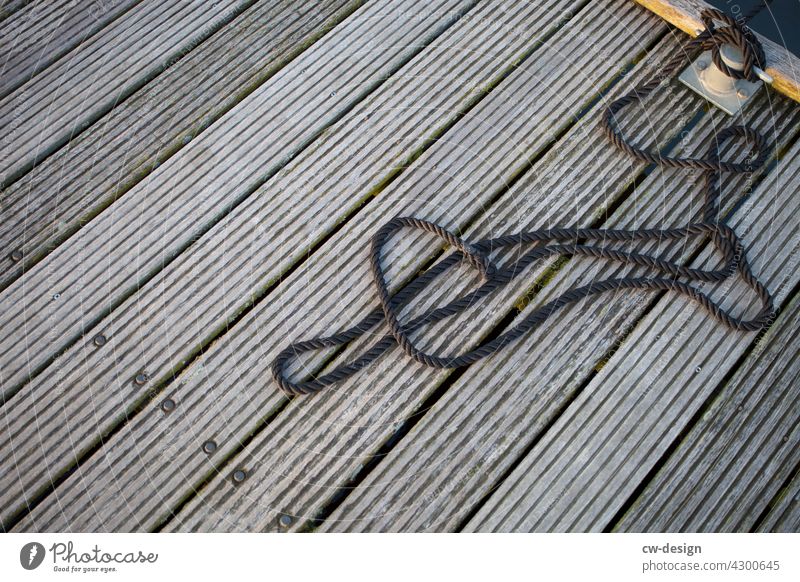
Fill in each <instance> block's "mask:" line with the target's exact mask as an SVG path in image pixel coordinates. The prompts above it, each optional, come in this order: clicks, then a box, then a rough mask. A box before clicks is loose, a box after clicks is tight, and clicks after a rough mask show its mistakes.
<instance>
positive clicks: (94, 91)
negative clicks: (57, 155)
mask: <svg viewBox="0 0 800 582" xmlns="http://www.w3.org/2000/svg"><path fill="white" fill-rule="evenodd" d="M254 1H255V0H220V1H219V2H216V3H214V4H211V5H209V4H208V3H206V2H203V1H202V0H174V1H172V2H161V1H160V0H143V1H142V2H141V3H139V4H137V5H136V6H135V7H134V8H133V9H131V10H129V11H128V12H126V13H125V14H123V15H122V16H121V17H119V18H118V19H116V20H115V21H113V22H112V23H110V24H109V25H108V26H106V27H105V28H103V29H102V30H101V31H100V32H98V33H97V34H95V35H94V36H93V37H91V38H90V39H88V40H87V42H85V43H83V44H82V45H80V46H77V47H76V48H74V49H73V50H71V51H69V52H68V53H66V54H65V55H64V56H62V57H61V58H60V59H59V61H58V62H57V63H55V64H54V65H53V66H51V67H48V68H47V69H46V70H44V71H42V72H41V73H40V74H38V75H36V76H35V77H33V78H32V79H31V80H30V81H28V82H27V83H25V84H23V85H21V86H20V87H19V88H17V89H16V90H15V91H12V92H11V93H9V94H8V95H6V96H5V97H4V98H3V99H0V127H4V128H8V129H7V131H6V134H5V136H4V139H3V141H2V144H0V164H2V166H0V170H1V172H2V173H0V185H3V186H5V185H8V184H9V183H10V182H11V181H13V180H16V179H17V178H19V177H20V176H21V174H22V173H23V172H25V171H27V170H28V169H30V168H31V166H32V165H33V164H34V163H35V162H36V161H38V160H41V159H43V158H45V157H46V156H48V155H49V154H51V153H52V152H53V151H54V150H55V149H56V148H58V147H60V146H61V145H63V144H64V143H66V142H67V141H68V140H69V139H70V138H71V137H72V136H75V135H77V134H78V133H80V132H81V131H82V130H84V129H85V128H86V127H88V126H89V125H91V124H92V123H94V122H95V121H96V120H97V119H99V118H100V117H102V115H103V114H104V113H107V112H108V111H109V110H110V109H112V108H113V106H114V105H115V104H116V103H117V102H120V101H122V100H124V99H125V98H126V97H127V96H128V95H129V94H130V93H131V92H133V91H135V90H136V89H138V88H139V87H140V86H142V84H144V83H145V82H147V81H148V80H150V79H152V78H153V77H155V76H157V75H158V74H159V73H161V72H163V71H164V70H165V69H167V68H168V67H169V64H170V62H171V61H174V60H177V59H180V58H181V57H183V56H185V55H186V54H187V53H188V52H189V51H191V50H192V49H193V48H194V47H195V46H197V44H198V43H200V42H202V41H204V40H205V39H207V38H208V37H209V36H210V35H211V34H213V32H214V31H215V30H217V29H218V28H220V27H221V26H223V25H224V24H226V23H227V22H229V21H230V20H231V19H233V18H234V17H235V16H236V14H238V13H239V12H241V11H242V10H244V9H245V8H247V7H248V6H249V5H250V4H252V3H253V2H254Z"/></svg>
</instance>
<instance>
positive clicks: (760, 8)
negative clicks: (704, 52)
mask: <svg viewBox="0 0 800 582" xmlns="http://www.w3.org/2000/svg"><path fill="white" fill-rule="evenodd" d="M706 1H707V2H708V3H709V4H712V5H714V6H716V7H717V8H719V9H720V10H722V11H723V12H726V13H728V14H730V15H731V16H734V17H740V16H742V15H746V14H750V13H751V11H752V10H754V9H756V10H757V13H756V15H755V16H753V17H752V18H751V19H750V20H749V22H748V25H749V26H750V28H752V29H753V30H755V31H756V32H758V33H759V34H761V35H763V36H765V37H767V38H768V39H770V40H772V41H774V42H775V43H777V44H779V45H780V46H783V47H786V49H787V50H788V51H789V52H792V53H794V54H795V55H797V56H800V0H771V1H770V0H767V1H766V2H764V1H763V0H706ZM765 4H766V6H765Z"/></svg>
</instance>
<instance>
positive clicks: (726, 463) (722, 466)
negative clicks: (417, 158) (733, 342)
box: [619, 298, 800, 531]
mask: <svg viewBox="0 0 800 582" xmlns="http://www.w3.org/2000/svg"><path fill="white" fill-rule="evenodd" d="M798 402H800V299H798V298H795V299H794V300H793V301H792V303H791V304H790V305H789V306H788V307H787V308H786V311H785V312H784V313H783V314H782V315H781V316H779V317H778V319H777V321H776V322H775V324H774V325H773V327H772V328H771V329H770V330H769V332H767V334H766V335H765V336H764V337H762V338H760V339H759V341H758V342H757V344H756V345H754V346H753V347H752V351H751V352H750V353H749V354H748V355H747V360H746V361H745V362H744V364H743V365H742V366H741V367H740V368H739V369H738V370H737V371H736V374H735V375H734V376H733V378H732V379H731V380H730V381H729V382H728V383H727V384H726V385H725V386H724V387H723V388H722V390H721V391H720V393H719V394H717V395H715V397H714V400H713V402H712V404H711V406H710V407H709V408H708V410H706V411H704V412H703V416H702V418H701V419H700V420H699V422H698V423H697V424H696V425H695V426H694V427H693V428H692V430H691V432H689V434H688V435H687V436H686V437H685V438H684V439H683V440H682V441H681V443H680V445H679V446H678V447H677V448H676V449H675V451H674V452H672V453H671V454H670V458H669V460H668V461H667V462H666V463H665V464H664V467H663V468H662V469H661V470H660V471H659V472H658V474H656V476H655V477H654V478H653V479H652V481H650V483H649V484H648V486H647V488H646V489H645V490H644V491H643V492H642V494H641V495H640V496H639V498H638V499H637V500H636V502H635V504H634V506H633V508H632V509H631V510H630V511H629V512H628V514H627V515H626V516H625V517H624V519H623V520H622V522H621V523H620V526H619V529H620V530H623V531H749V530H751V529H752V528H753V527H754V526H755V525H756V524H757V523H758V519H759V517H760V516H761V514H762V513H763V512H764V511H765V509H767V507H768V504H769V502H770V501H771V500H772V499H773V498H774V497H775V496H776V495H778V493H779V490H780V487H781V484H782V483H783V482H784V481H786V480H787V479H789V478H790V477H791V475H792V472H793V471H794V470H795V468H796V467H797V465H798V463H800V406H798Z"/></svg>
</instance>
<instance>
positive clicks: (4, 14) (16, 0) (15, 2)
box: [0, 0, 31, 20]
mask: <svg viewBox="0 0 800 582" xmlns="http://www.w3.org/2000/svg"><path fill="white" fill-rule="evenodd" d="M29 2H31V0H0V20H3V19H5V18H8V17H9V16H11V15H12V14H14V13H15V12H16V11H17V10H19V9H21V8H24V7H25V5H26V4H28V3H29Z"/></svg>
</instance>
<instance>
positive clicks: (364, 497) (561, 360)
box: [323, 42, 798, 530]
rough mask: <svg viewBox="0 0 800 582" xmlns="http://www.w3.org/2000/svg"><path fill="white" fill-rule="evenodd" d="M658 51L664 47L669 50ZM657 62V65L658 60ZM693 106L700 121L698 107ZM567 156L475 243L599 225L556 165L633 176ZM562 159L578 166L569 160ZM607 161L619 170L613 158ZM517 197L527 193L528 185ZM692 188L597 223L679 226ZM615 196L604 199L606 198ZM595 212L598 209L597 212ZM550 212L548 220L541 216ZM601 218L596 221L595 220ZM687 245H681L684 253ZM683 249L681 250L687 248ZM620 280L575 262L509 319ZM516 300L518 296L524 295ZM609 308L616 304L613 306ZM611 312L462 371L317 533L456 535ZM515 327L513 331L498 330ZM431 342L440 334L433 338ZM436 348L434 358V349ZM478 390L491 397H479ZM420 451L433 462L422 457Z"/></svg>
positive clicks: (584, 313)
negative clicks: (514, 231) (516, 229)
mask: <svg viewBox="0 0 800 582" xmlns="http://www.w3.org/2000/svg"><path fill="white" fill-rule="evenodd" d="M666 44H667V45H668V46H669V44H670V43H669V42H667V43H666ZM656 59H657V60H658V56H656ZM671 102H672V100H671V99H667V100H663V101H661V102H659V100H658V99H653V100H652V102H651V103H646V104H645V106H644V107H645V110H646V111H649V112H651V113H652V112H657V111H664V110H666V109H667V108H668V104H669V103H671ZM678 102H679V103H687V102H688V103H691V102H692V101H691V97H690V96H689V94H688V92H687V93H683V92H681V93H680V97H679V99H678ZM696 107H697V109H696V110H697V111H699V110H700V107H699V103H698V104H696ZM794 109H795V108H794V106H793V105H790V104H788V103H786V101H784V102H783V107H782V112H781V113H780V114H777V115H776V114H775V113H773V112H765V113H763V114H762V115H760V116H759V117H758V118H757V119H755V120H750V121H751V123H752V122H753V121H755V124H756V125H757V126H760V127H761V129H766V130H770V129H771V128H773V127H774V126H775V127H781V128H782V129H783V131H786V130H787V129H788V128H790V127H792V124H793V123H796V120H797V118H798V117H797V115H796V114H795V115H794V116H791V115H788V112H791V111H794ZM672 115H675V117H674V118H673V117H672ZM672 115H670V116H663V117H660V118H657V120H658V122H659V123H661V124H666V125H668V126H674V129H673V131H675V132H678V131H681V129H682V127H681V125H677V124H676V121H679V120H680V119H681V115H679V114H678V112H677V111H673V112H672ZM787 117H789V119H788V120H787V119H786V118H787ZM626 118H631V119H636V118H637V114H636V112H634V111H631V112H629V114H628V116H626ZM652 121H655V120H651V119H650V118H649V117H648V116H647V115H642V116H641V121H640V123H641V125H640V126H639V127H638V128H637V127H635V126H634V127H633V128H631V129H628V131H631V130H633V133H632V137H634V138H636V139H638V140H639V141H641V140H642V138H643V137H646V136H650V135H652V134H653V133H655V134H656V135H666V136H669V132H664V130H663V129H662V128H659V127H658V126H655V127H653V126H652V125H651V122H652ZM720 121H726V120H724V119H723V116H721V115H715V116H706V117H705V118H703V119H701V120H700V122H699V123H698V124H697V125H696V126H694V127H692V128H691V130H690V131H689V132H688V133H686V134H684V133H683V132H681V134H682V135H685V136H686V137H685V140H686V141H688V142H690V143H692V144H693V143H694V141H695V140H697V143H700V144H705V143H708V140H709V138H711V137H712V136H713V134H714V133H715V132H716V131H718V129H719V126H718V123H719V122H720ZM637 133H638V135H637ZM579 139H580V141H582V142H583V141H584V140H585V143H586V145H584V146H583V147H584V148H590V147H592V146H594V147H597V145H596V144H602V143H603V141H602V140H603V137H602V136H601V135H600V132H599V131H598V132H597V133H596V134H595V135H589V136H587V135H585V134H583V135H582V136H581V138H579ZM575 141H577V140H575ZM571 147H572V148H573V150H572V152H571V153H568V154H561V155H559V156H558V157H556V158H555V159H554V160H553V161H554V163H553V164H552V165H551V166H550V167H548V166H545V167H544V168H542V170H541V172H537V175H539V176H541V178H540V180H541V181H540V183H537V184H535V186H536V187H539V186H541V187H542V190H543V191H545V192H552V194H551V195H550V196H552V199H550V198H546V199H545V200H537V201H536V203H535V204H532V206H531V208H530V210H528V209H525V208H524V206H523V205H522V204H520V203H519V202H517V201H515V200H514V199H513V198H510V199H509V202H508V203H507V204H506V205H505V206H506V207H505V208H504V209H502V211H501V212H499V217H493V218H491V219H489V220H487V221H486V222H487V223H488V224H487V225H485V226H483V229H482V231H479V232H478V233H477V235H478V236H479V237H483V236H486V235H488V234H499V233H498V232H496V231H495V230H494V229H496V228H497V227H496V226H494V224H497V223H496V222H494V221H496V220H497V218H501V223H502V220H505V221H507V222H512V223H513V222H514V220H515V218H514V217H515V216H519V215H523V216H525V215H526V211H528V212H533V213H537V212H538V213H542V215H541V216H540V217H537V218H536V219H535V222H533V223H532V224H521V225H520V227H522V228H529V227H541V226H544V225H547V224H560V223H563V222H568V221H569V217H571V216H574V215H575V213H576V210H578V211H579V212H581V213H585V216H586V218H584V220H587V222H584V223H582V224H583V225H589V224H593V222H591V221H592V219H594V220H595V221H596V220H597V218H596V217H597V216H598V213H597V211H596V210H595V212H587V210H589V209H591V208H592V206H588V207H584V205H583V203H582V202H583V200H584V199H585V198H586V197H589V196H595V197H596V196H603V194H601V193H598V192H596V191H593V190H596V189H597V186H594V188H593V187H592V185H591V183H590V184H584V183H581V182H577V184H576V178H575V177H573V176H572V175H570V174H569V173H566V174H565V173H563V172H562V173H559V172H558V166H559V164H558V161H559V160H560V159H564V158H566V160H565V162H566V164H565V165H566V166H568V167H573V168H575V170H573V171H575V173H576V175H577V176H588V178H585V179H587V180H591V179H592V177H593V176H594V177H595V179H597V178H596V177H597V176H598V175H602V176H603V180H604V182H605V185H604V187H605V188H606V189H608V188H609V187H613V185H614V184H616V182H617V180H622V182H621V184H620V185H619V188H620V189H621V190H622V189H624V188H625V186H626V185H627V184H626V182H625V181H624V179H625V177H626V176H629V177H631V178H633V177H634V176H635V171H634V168H631V167H629V164H630V162H629V160H627V159H626V158H625V157H624V156H621V155H620V154H619V153H617V152H615V151H614V150H610V153H611V155H610V156H609V157H608V158H605V157H601V158H600V159H599V160H598V161H597V164H598V166H599V167H604V168H607V170H606V173H605V174H603V173H602V171H600V170H599V169H598V168H595V167H593V165H587V164H586V162H581V161H580V160H581V158H590V156H588V155H586V154H585V153H583V152H581V151H580V149H578V148H579V147H580V146H576V145H574V141H573V145H572V146H571ZM703 147H705V146H703ZM576 150H577V151H576ZM571 154H577V155H578V156H580V157H578V158H577V159H576V160H575V161H572V159H571ZM615 155H616V156H617V157H618V160H615V158H614V156H615ZM612 161H613V162H614V163H612ZM570 162H572V163H570ZM577 180H580V178H577ZM693 183H696V184H695V185H693ZM526 186H528V185H526ZM527 190H530V186H528V187H527ZM699 190H700V184H699V183H698V181H697V179H696V176H691V175H689V176H681V175H680V174H675V173H674V172H669V173H666V174H663V173H660V172H655V173H652V174H650V175H649V176H648V177H647V178H645V179H644V180H642V181H640V183H639V184H638V185H637V187H636V191H635V193H634V195H632V196H629V197H628V198H626V199H625V200H624V201H622V203H621V205H620V208H619V209H618V210H617V211H616V212H614V214H613V215H612V216H610V217H609V218H608V219H607V220H602V221H601V224H603V225H604V226H608V227H615V228H632V227H642V226H650V227H667V226H674V225H678V224H681V223H682V222H684V221H685V220H686V217H687V216H690V215H692V214H693V213H695V212H696V209H697V207H698V206H699ZM523 192H525V189H523V190H519V191H518V194H522V193H523ZM606 192H608V190H606ZM611 193H613V190H612V191H611ZM565 194H566V195H565ZM606 196H608V193H606ZM617 196H619V194H617ZM614 197H615V196H613V195H611V196H610V198H611V199H612V200H613V199H614ZM565 200H566V202H565ZM588 200H589V201H590V204H591V203H593V204H597V202H591V201H592V198H588ZM600 200H603V198H602V197H601V198H600ZM573 201H574V202H573ZM573 204H575V206H573ZM602 208H603V206H600V207H599V209H602ZM543 209H547V210H543ZM552 211H555V212H556V213H557V214H555V215H553V214H549V213H550V212H552ZM534 216H536V214H534ZM599 216H601V217H602V214H600V215H599ZM594 224H597V223H596V222H594ZM691 242H692V241H687V245H689V244H690V243H691ZM670 246H671V245H669V244H665V245H664V248H663V249H662V252H663V251H665V250H668V249H669V247H670ZM658 250H659V249H658V248H650V249H649V251H650V252H653V251H656V252H657V251H658ZM681 250H682V251H684V252H686V250H687V249H681ZM676 258H677V257H676ZM547 266H548V265H541V266H539V267H537V269H536V270H535V271H534V272H533V274H532V275H531V276H530V277H526V278H527V279H528V280H534V279H535V277H537V276H539V277H542V276H544V275H545V269H546V267H547ZM620 274H621V273H620V268H619V267H617V266H614V265H613V264H609V263H602V262H600V263H598V262H597V261H591V260H579V259H573V260H572V261H570V263H569V264H568V265H567V266H566V267H564V268H562V269H561V271H559V272H558V273H557V274H556V275H554V276H553V277H552V280H551V281H549V283H548V284H547V285H546V286H545V287H544V289H542V290H541V291H539V294H538V295H536V296H535V297H534V298H533V300H532V301H531V303H530V305H529V306H528V307H527V309H525V310H523V312H522V313H521V314H520V315H518V316H517V319H519V318H520V317H521V316H523V315H524V314H525V313H526V312H527V311H530V310H531V309H534V308H536V307H538V306H540V305H541V304H543V303H545V302H547V301H549V300H551V299H553V298H555V297H556V296H557V295H559V294H561V293H563V292H564V291H566V290H567V289H569V288H572V287H575V286H577V285H579V284H586V283H587V282H589V281H591V280H596V279H601V278H607V277H611V276H619V275H620ZM459 291H461V290H460V289H455V290H452V286H451V285H447V286H446V287H444V288H443V289H441V290H440V291H439V293H438V294H437V295H438V296H437V297H436V300H435V301H434V302H433V304H435V305H441V304H443V303H444V302H445V300H446V297H449V296H451V294H452V293H455V294H458V292H459ZM520 292H522V293H524V292H525V289H522V290H520ZM615 295H622V296H623V298H626V299H627V301H628V307H629V308H630V309H631V310H635V308H636V307H637V305H639V304H641V303H642V302H643V301H646V300H647V299H648V297H647V296H646V295H645V294H615ZM517 297H518V296H517ZM517 297H512V299H511V301H509V300H508V299H505V301H504V303H505V304H503V303H496V304H490V305H487V306H481V307H482V311H483V312H484V313H485V312H489V313H494V312H496V311H497V312H500V314H503V313H507V312H508V311H509V310H510V304H511V302H512V301H513V300H514V299H517ZM613 299H614V300H616V301H617V302H619V301H620V298H617V297H613ZM523 304H524V303H523ZM612 306H613V303H612V298H611V297H608V298H606V297H604V298H599V299H597V300H595V301H591V300H589V301H582V302H580V303H579V304H577V305H576V306H574V307H572V308H570V309H567V310H565V311H564V313H563V315H562V316H561V317H557V318H554V319H553V320H552V321H550V322H548V323H547V324H545V325H544V326H542V328H541V329H539V330H536V331H534V332H533V333H532V334H531V337H529V338H526V339H525V340H524V341H522V342H518V343H517V344H515V345H514V346H513V348H510V349H509V350H508V351H505V352H501V353H499V354H497V355H496V356H494V357H492V358H488V359H487V360H486V361H485V362H479V363H477V364H476V365H473V366H472V367H471V368H470V369H468V370H466V371H465V372H464V374H463V376H461V377H459V378H458V380H456V382H455V383H454V384H453V385H452V386H450V387H449V389H448V391H447V393H446V394H445V395H444V396H443V397H442V398H441V399H440V400H439V401H438V402H437V403H436V404H435V405H434V406H433V407H432V409H431V411H430V412H429V413H428V414H426V415H425V417H424V418H423V419H422V420H421V421H420V422H419V423H418V424H417V426H415V427H414V429H413V430H412V432H411V433H410V434H409V435H408V437H407V440H406V439H404V440H403V442H402V443H401V445H399V446H398V447H396V448H395V450H393V451H392V453H391V454H390V455H389V456H388V457H387V458H386V459H384V460H383V461H382V462H381V463H380V465H379V466H378V468H377V469H376V471H374V474H370V475H369V477H368V478H367V479H366V480H365V481H364V483H363V484H362V485H361V486H360V487H359V488H358V489H357V490H356V491H355V492H353V493H352V494H351V495H350V496H349V497H348V499H347V500H346V501H345V502H344V503H343V504H342V505H341V506H340V507H339V509H338V510H337V511H336V512H334V513H333V514H332V515H331V516H330V519H329V520H328V522H326V523H325V524H324V526H323V527H324V529H350V530H353V529H367V530H369V529H378V530H381V529H414V530H431V529H433V530H442V529H444V530H450V529H454V528H457V527H458V526H459V524H460V523H461V522H462V520H464V519H465V518H466V517H467V516H468V515H469V514H470V512H471V510H472V509H473V508H474V507H475V506H476V504H478V503H479V502H480V501H481V498H482V497H483V496H484V495H486V494H488V493H491V491H492V488H494V487H495V486H497V484H498V482H499V481H500V480H501V479H502V476H503V475H504V473H505V472H506V471H508V470H509V468H510V467H513V464H514V462H515V461H516V460H517V459H518V458H519V456H520V455H521V454H524V452H525V451H526V450H527V448H528V447H529V446H530V445H531V443H534V442H535V441H536V439H537V437H539V436H540V435H541V433H542V432H543V431H545V430H546V429H547V428H548V425H549V423H550V422H552V420H553V418H555V417H556V416H557V415H558V414H559V413H560V412H561V411H562V409H563V407H564V406H565V405H566V403H568V402H569V401H570V399H571V398H573V397H574V395H575V393H576V392H577V391H579V390H580V389H581V387H582V386H583V385H584V384H585V383H586V382H587V380H588V378H590V377H591V375H592V374H593V373H594V369H595V367H596V365H597V364H598V363H599V362H601V361H602V359H603V357H604V355H605V354H606V353H607V352H608V351H609V350H611V349H613V346H614V345H615V342H617V341H619V339H620V338H621V337H622V336H624V334H625V332H626V329H627V327H628V326H629V325H631V323H630V321H628V322H626V321H625V316H626V315H627V316H628V317H630V315H631V313H629V312H626V311H625V310H624V309H615V308H613V307H612ZM640 309H641V308H640ZM484 317H485V316H484ZM501 317H502V315H498V319H499V318H501ZM514 323H515V322H514V321H512V322H510V323H509V324H508V325H509V326H510V325H514ZM464 325H465V324H464V323H463V321H461V320H459V322H458V326H456V327H455V328H454V329H455V331H456V335H455V338H456V341H455V342H451V341H450V340H451V338H452V337H453V334H452V333H451V334H450V337H447V334H445V338H446V339H445V341H441V340H440V341H439V342H437V343H439V344H444V345H447V344H448V343H450V344H451V345H458V342H459V341H460V340H463V336H462V334H461V330H460V329H459V327H462V326H464ZM437 332H438V333H439V334H441V330H437ZM431 335H434V334H431ZM437 347H438V348H439V349H441V345H440V346H437ZM423 377H424V376H423ZM488 386H491V387H492V389H487V387H488ZM414 390H415V385H414V384H412V385H411V387H410V388H409V392H411V393H413V392H414ZM452 427H458V438H453V435H452ZM415 442H419V443H422V444H421V445H420V446H419V447H416V446H415V447H412V446H411V443H415ZM404 445H407V446H404ZM420 450H423V451H426V454H420ZM427 451H431V453H429V454H428V453H427ZM404 476H406V477H405V478H404ZM390 511H391V513H390Z"/></svg>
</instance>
